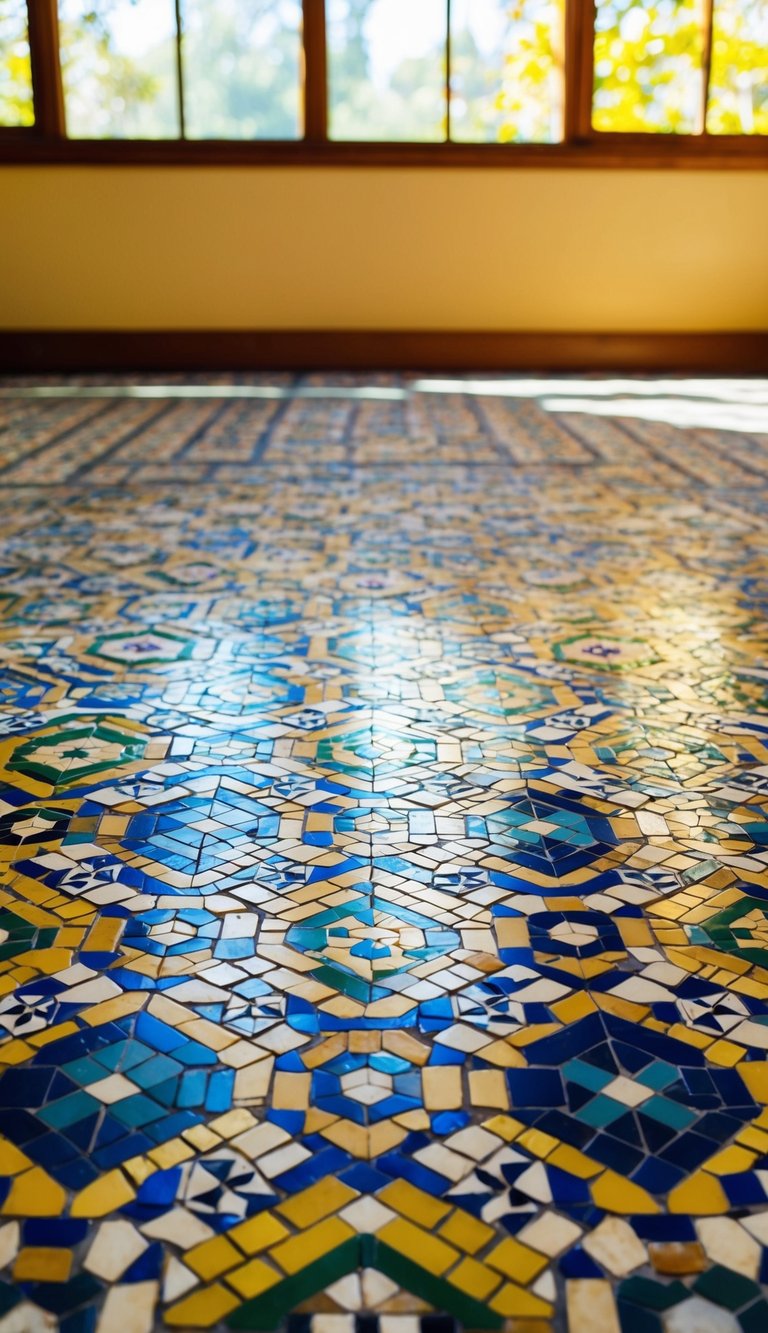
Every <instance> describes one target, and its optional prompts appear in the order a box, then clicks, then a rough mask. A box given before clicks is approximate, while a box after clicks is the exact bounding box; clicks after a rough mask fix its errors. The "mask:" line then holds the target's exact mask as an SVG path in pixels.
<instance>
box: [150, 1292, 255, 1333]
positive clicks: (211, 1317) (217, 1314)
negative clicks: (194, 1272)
mask: <svg viewBox="0 0 768 1333" xmlns="http://www.w3.org/2000/svg"><path fill="white" fill-rule="evenodd" d="M240 1304H242V1301H241V1299H240V1297H239V1296H235V1295H234V1293H233V1292H231V1291H227V1289H226V1287H222V1285H221V1283H220V1282H214V1283H213V1285H212V1286H210V1287H203V1288H201V1289H200V1290H199V1291H193V1292H192V1295H191V1296H185V1297H184V1299H183V1300H181V1301H177V1303H176V1304H175V1305H171V1306H170V1308H169V1309H167V1310H165V1311H164V1314H163V1318H164V1320H165V1322H166V1324H170V1326H171V1328H179V1327H182V1328H184V1327H186V1328H210V1327H211V1326H212V1325H213V1324H218V1323H219V1322H220V1321H221V1320H222V1319H225V1318H226V1316H227V1315H228V1314H229V1313H230V1312H231V1311H232V1310H234V1309H235V1308H236V1306H238V1305H240Z"/></svg>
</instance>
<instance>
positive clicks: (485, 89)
mask: <svg viewBox="0 0 768 1333" xmlns="http://www.w3.org/2000/svg"><path fill="white" fill-rule="evenodd" d="M563 43H564V0H518V3H517V4H516V5H510V3H509V0H453V4H452V6H451V138H452V139H461V140H465V141H466V140H471V141H472V142H474V143H477V142H483V143H487V142H491V143H512V142H523V143H556V142H557V141H558V140H559V139H562V137H563V93H564V84H563V77H564V68H563V60H564V50H563Z"/></svg>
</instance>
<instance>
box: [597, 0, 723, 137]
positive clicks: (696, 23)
mask: <svg viewBox="0 0 768 1333" xmlns="http://www.w3.org/2000/svg"><path fill="white" fill-rule="evenodd" d="M703 17H704V16H703V3H702V0H598V2H597V18H596V24H595V88H594V98H593V103H592V124H593V125H594V127H595V129H597V130H640V131H645V132H647V133H667V134H670V133H675V134H696V133H698V132H699V131H700V129H701V126H700V123H699V122H700V107H701V96H702V77H703V74H702V55H703V50H704V36H703V27H702V24H703Z"/></svg>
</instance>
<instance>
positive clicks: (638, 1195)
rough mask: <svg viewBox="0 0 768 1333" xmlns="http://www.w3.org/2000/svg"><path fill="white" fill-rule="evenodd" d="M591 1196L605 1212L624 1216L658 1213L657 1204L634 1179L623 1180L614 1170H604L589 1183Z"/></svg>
mask: <svg viewBox="0 0 768 1333" xmlns="http://www.w3.org/2000/svg"><path fill="white" fill-rule="evenodd" d="M590 1190H591V1192H592V1198H593V1200H594V1202H595V1203H596V1204H597V1206H598V1208H604V1209H605V1211H606V1212H607V1213H618V1214H619V1215H620V1216H626V1215H627V1214H629V1213H658V1211H659V1206H658V1204H657V1203H655V1201H654V1200H653V1199H652V1198H651V1196H650V1194H647V1193H646V1191H645V1190H644V1189H642V1187H641V1186H640V1185H636V1184H635V1182H634V1180H625V1179H624V1178H623V1176H619V1175H617V1174H616V1172H615V1171H604V1172H603V1174H602V1175H601V1176H598V1177H597V1180H594V1181H593V1182H592V1184H591V1185H590Z"/></svg>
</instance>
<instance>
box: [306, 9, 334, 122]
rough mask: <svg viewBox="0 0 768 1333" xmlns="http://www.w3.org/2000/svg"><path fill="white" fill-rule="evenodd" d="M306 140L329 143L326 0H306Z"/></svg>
mask: <svg viewBox="0 0 768 1333" xmlns="http://www.w3.org/2000/svg"><path fill="white" fill-rule="evenodd" d="M303 30H304V138H305V139H306V141H307V142H308V143H325V142H326V141H327V139H328V57H327V40H326V31H325V0H303Z"/></svg>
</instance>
